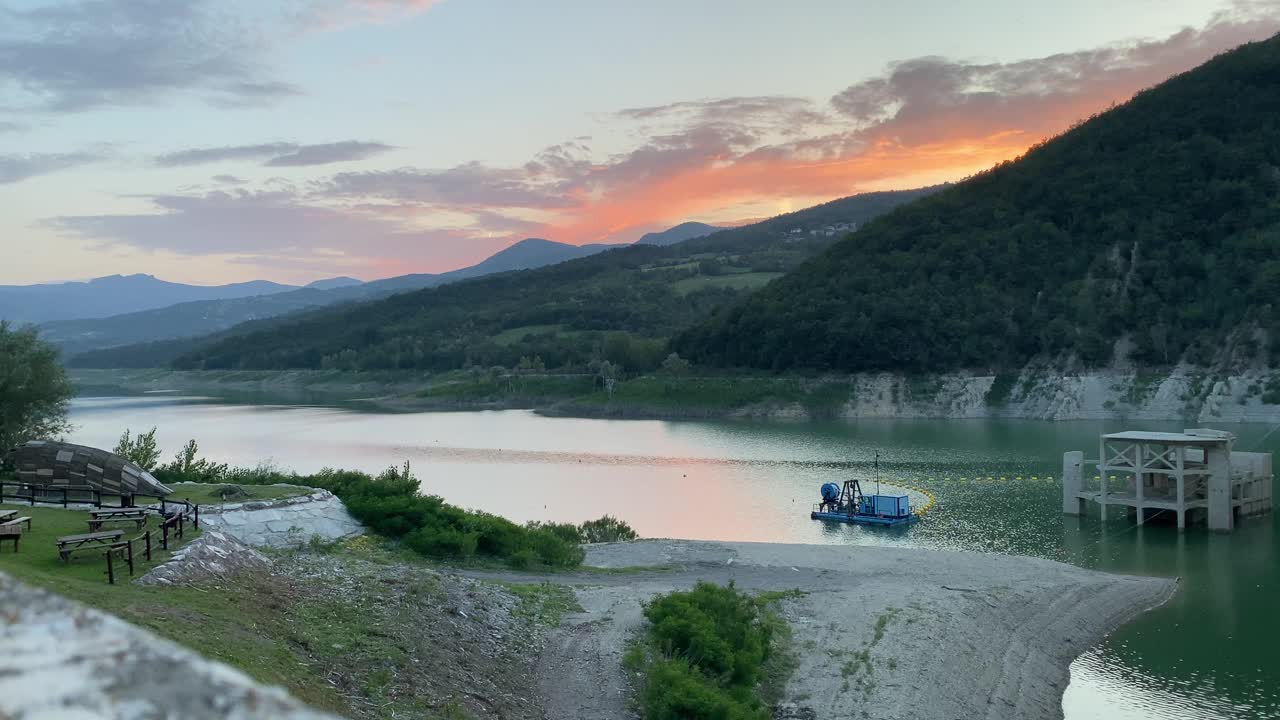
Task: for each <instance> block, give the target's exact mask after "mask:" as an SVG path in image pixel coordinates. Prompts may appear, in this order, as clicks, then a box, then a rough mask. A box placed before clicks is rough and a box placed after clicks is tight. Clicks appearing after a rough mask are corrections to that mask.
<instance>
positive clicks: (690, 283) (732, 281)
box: [674, 272, 782, 295]
mask: <svg viewBox="0 0 1280 720" xmlns="http://www.w3.org/2000/svg"><path fill="white" fill-rule="evenodd" d="M781 276H782V273H780V272H746V273H737V274H732V275H698V276H696V277H691V278H685V279H683V280H677V281H676V282H675V285H674V287H675V290H676V292H678V293H680V294H681V295H684V294H686V293H690V292H693V291H694V290H702V289H703V288H711V287H728V288H734V289H736V290H749V289H752V288H758V287H761V286H763V285H764V284H766V283H768V282H769V281H770V280H772V279H774V278H776V277H781Z"/></svg>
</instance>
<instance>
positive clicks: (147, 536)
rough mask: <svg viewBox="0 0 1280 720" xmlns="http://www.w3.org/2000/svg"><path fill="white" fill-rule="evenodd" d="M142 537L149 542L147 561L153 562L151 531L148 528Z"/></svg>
mask: <svg viewBox="0 0 1280 720" xmlns="http://www.w3.org/2000/svg"><path fill="white" fill-rule="evenodd" d="M142 538H143V539H144V540H146V543H147V545H146V550H147V562H151V531H150V530H148V531H147V533H146V534H145V535H143V536H142Z"/></svg>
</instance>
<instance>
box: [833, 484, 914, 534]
mask: <svg viewBox="0 0 1280 720" xmlns="http://www.w3.org/2000/svg"><path fill="white" fill-rule="evenodd" d="M820 492H821V494H822V502H820V503H818V504H817V505H815V506H814V508H813V512H810V513H809V519H811V520H835V521H836V522H845V523H852V524H854V525H879V526H890V527H891V526H894V525H907V524H910V523H913V522H915V521H916V520H919V519H920V516H919V515H917V514H916V513H915V512H914V510H913V508H912V507H911V499H910V498H909V497H908V496H906V495H863V494H862V486H861V485H860V484H858V481H857V480H845V481H844V485H843V487H842V486H840V485H836V484H835V483H825V484H823V486H822V488H821V490H820Z"/></svg>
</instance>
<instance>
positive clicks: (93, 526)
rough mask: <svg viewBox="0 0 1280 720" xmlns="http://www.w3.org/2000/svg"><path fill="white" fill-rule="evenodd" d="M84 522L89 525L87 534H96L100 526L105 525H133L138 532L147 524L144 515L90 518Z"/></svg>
mask: <svg viewBox="0 0 1280 720" xmlns="http://www.w3.org/2000/svg"><path fill="white" fill-rule="evenodd" d="M86 522H88V523H89V532H91V533H93V532H98V531H99V530H101V529H102V526H103V525H105V524H107V523H133V524H134V525H136V526H137V528H138V529H139V530H141V529H142V526H143V525H146V524H147V516H146V514H145V513H144V514H141V515H108V516H106V517H91V518H89V519H88V520H87V521H86Z"/></svg>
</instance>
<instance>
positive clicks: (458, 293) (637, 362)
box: [72, 188, 935, 370]
mask: <svg viewBox="0 0 1280 720" xmlns="http://www.w3.org/2000/svg"><path fill="white" fill-rule="evenodd" d="M934 191H935V188H926V189H921V190H907V191H899V192H883V193H868V194H864V195H857V196H854V197H850V198H844V199H842V200H837V201H834V202H830V203H826V204H824V205H819V206H817V207H814V208H809V209H807V210H802V211H799V212H795V213H790V214H788V215H782V216H779V217H776V218H772V219H770V220H766V221H763V222H760V223H756V224H753V225H749V226H746V227H741V228H735V229H731V230H721V231H719V232H716V233H713V234H711V235H707V236H705V237H700V238H695V239H692V240H687V241H684V242H681V243H677V244H675V245H670V246H657V245H648V244H642V245H631V246H627V247H623V248H618V249H614V250H609V251H606V252H602V253H599V254H596V255H592V256H590V257H585V258H581V259H577V260H571V261H568V262H563V263H560V264H557V265H553V266H549V267H544V268H539V269H535V270H524V271H517V272H510V273H502V274H496V275H491V276H487V277H484V278H479V279H474V280H469V281H466V282H459V283H454V284H451V285H446V286H442V287H438V288H432V289H428V290H421V291H417V292H409V293H404V294H400V295H396V296H393V297H390V298H387V299H384V300H380V301H377V302H370V303H363V304H358V305H347V306H342V307H337V308H325V309H321V310H316V311H312V312H308V313H306V314H304V315H301V316H293V317H288V318H275V319H273V320H272V321H269V322H265V323H264V324H260V325H258V326H246V327H238V328H234V329H232V330H231V331H227V332H225V333H223V334H222V336H220V337H216V338H211V339H209V340H206V341H196V342H192V341H182V343H179V344H174V343H168V344H160V345H155V346H151V347H140V346H133V347H125V348H117V349H113V350H111V351H105V352H101V353H95V354H93V355H89V356H82V357H80V358H76V359H73V361H72V363H73V364H74V365H77V366H80V367H116V366H121V365H123V366H126V367H130V366H131V367H137V366H139V358H140V357H148V356H153V357H157V358H161V359H167V358H168V357H171V356H172V354H173V351H174V350H175V349H179V347H180V349H182V350H185V351H186V352H185V354H183V355H182V356H181V357H179V358H178V359H177V360H176V361H175V362H174V366H175V367H178V368H180V369H286V368H288V369H293V368H332V369H344V370H345V369H349V370H375V369H422V370H451V369H456V368H460V367H464V366H467V365H479V366H493V365H503V366H507V367H512V366H515V365H516V364H517V363H519V362H520V361H521V359H523V358H527V359H529V360H532V359H533V358H534V357H535V356H536V357H538V358H540V359H541V360H542V362H543V363H544V364H545V366H546V367H549V368H555V367H566V366H576V367H582V366H585V365H586V363H587V362H588V361H589V360H590V359H591V357H592V356H593V355H594V354H596V353H597V351H598V350H599V349H600V348H601V347H603V346H604V345H605V344H606V337H605V336H606V335H609V336H610V337H609V338H608V345H609V348H610V349H611V352H610V356H611V357H613V358H614V359H615V360H617V361H620V362H622V364H623V365H624V367H626V369H628V370H646V369H652V368H653V367H656V365H657V364H658V363H659V362H660V361H661V360H662V358H663V357H665V355H666V340H667V338H669V337H670V336H671V335H672V334H674V333H676V332H678V331H680V330H682V329H684V328H687V327H689V326H690V325H692V324H693V323H695V322H697V321H699V320H701V319H703V318H705V317H707V316H708V315H709V314H710V313H711V312H712V310H714V309H715V308H716V307H718V306H720V305H723V304H725V303H728V302H731V301H732V300H734V299H735V298H736V297H737V296H738V295H740V294H742V293H745V292H748V291H749V290H751V289H754V288H757V287H759V286H761V285H763V284H765V283H767V282H768V281H770V280H772V279H773V278H775V277H777V276H778V275H780V274H781V273H783V272H785V271H787V270H790V269H792V268H794V267H795V266H796V265H798V264H799V263H801V262H803V261H804V260H805V259H806V258H809V257H812V256H813V255H814V254H815V253H817V252H820V251H821V250H822V249H823V248H825V247H826V246H828V245H830V244H831V243H832V242H835V241H836V240H838V239H839V237H840V236H842V235H843V234H845V233H846V232H847V231H848V229H850V228H851V227H853V226H856V225H860V224H862V223H864V222H866V221H868V220H870V219H871V218H874V217H876V216H878V215H880V214H881V213H884V212H886V211H888V210H890V209H892V208H893V207H896V206H897V205H900V204H902V203H904V202H908V201H910V200H914V199H916V198H918V197H921V196H924V195H927V194H929V193H931V192H934Z"/></svg>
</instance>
